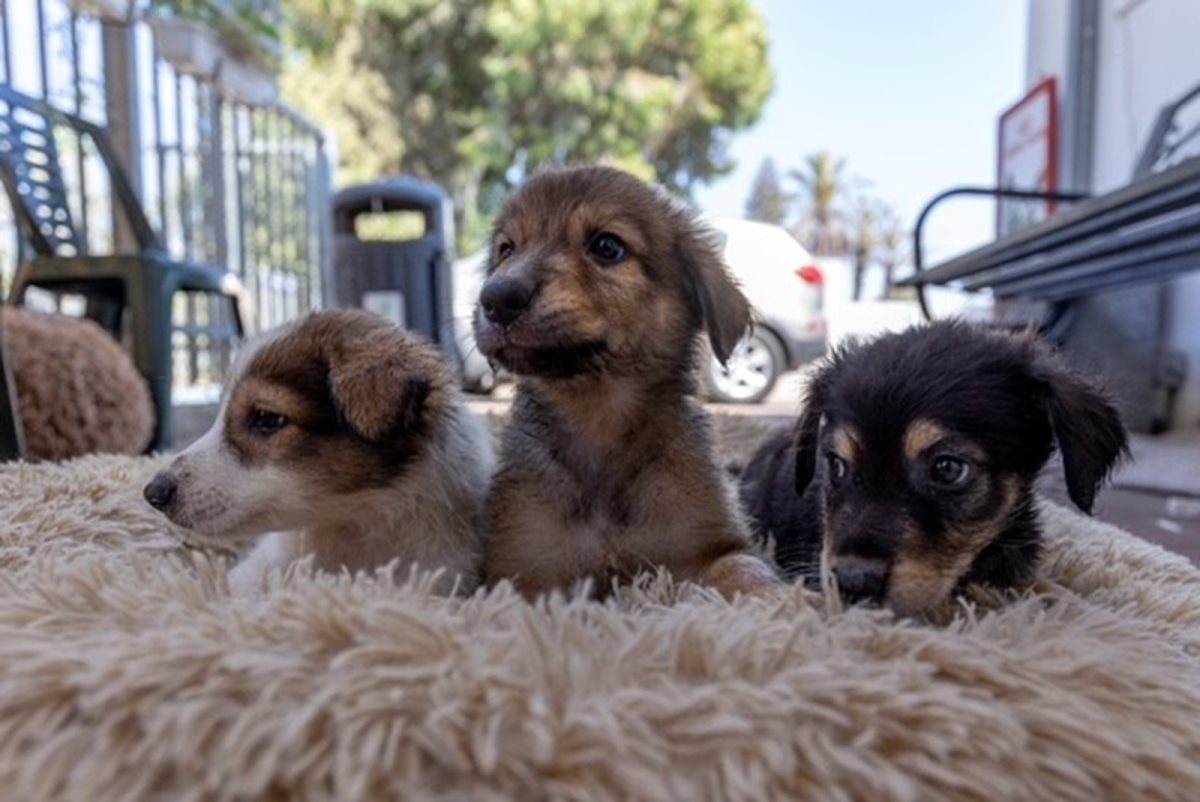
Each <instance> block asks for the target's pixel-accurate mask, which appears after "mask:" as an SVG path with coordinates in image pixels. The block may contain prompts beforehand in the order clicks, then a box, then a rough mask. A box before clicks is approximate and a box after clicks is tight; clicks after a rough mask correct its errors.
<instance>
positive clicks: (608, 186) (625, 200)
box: [476, 167, 777, 595]
mask: <svg viewBox="0 0 1200 802" xmlns="http://www.w3.org/2000/svg"><path fill="white" fill-rule="evenodd" d="M605 232H607V233H610V234H611V235H613V236H615V237H617V238H619V240H620V241H621V242H622V243H623V244H624V246H625V258H622V259H620V260H619V261H618V262H616V263H607V262H604V261H603V260H599V259H598V258H597V257H596V254H595V253H594V252H593V251H592V250H591V249H592V243H594V242H595V239H596V238H597V237H599V236H601V235H602V234H603V233H605ZM498 282H507V283H510V284H511V283H513V282H516V283H518V284H519V285H520V286H521V287H522V288H523V291H524V292H525V293H526V294H527V295H528V297H529V302H528V306H527V308H525V309H523V310H522V312H521V313H520V315H519V316H518V317H516V319H515V320H505V321H497V320H493V319H492V318H491V316H490V313H489V312H488V311H487V309H486V304H485V303H481V308H480V310H479V312H478V314H477V316H476V337H477V340H478V342H479V346H480V349H481V350H482V351H483V352H484V353H485V354H486V355H487V356H488V357H489V358H490V359H493V360H495V361H497V362H499V363H501V364H502V365H504V366H505V367H507V368H508V369H510V370H512V371H513V372H515V373H516V374H518V376H519V377H520V378H519V382H518V391H517V398H516V401H515V403H514V408H513V419H512V423H511V425H510V427H509V429H508V431H507V432H506V434H505V437H504V442H503V446H502V452H501V465H500V469H499V472H498V474H497V477H496V480H495V482H494V483H493V486H492V491H491V494H490V498H489V505H488V506H489V522H490V527H489V542H488V544H487V549H486V566H485V571H486V574H487V576H488V578H489V579H490V580H492V581H496V580H499V579H503V578H508V579H511V580H512V581H513V582H514V583H515V584H516V585H517V586H518V587H519V588H520V589H521V590H522V591H523V592H524V593H525V594H526V595H534V594H537V593H540V592H543V591H547V590H552V589H555V588H564V587H567V586H570V585H572V584H573V583H575V582H576V581H578V580H581V579H584V578H593V579H597V580H599V582H600V584H601V585H605V586H606V585H607V584H608V583H609V582H610V581H611V580H614V579H625V578H628V577H630V576H632V575H633V574H635V573H637V572H638V571H641V570H643V569H645V568H648V567H653V566H664V567H666V568H667V569H668V570H670V571H671V572H672V573H674V574H675V575H677V576H679V577H681V578H687V579H693V580H698V581H701V582H708V583H710V584H712V585H713V586H714V587H716V588H717V589H718V590H720V591H722V592H723V593H726V594H733V593H735V592H737V591H741V590H752V589H756V588H760V587H762V586H763V584H764V583H767V582H775V581H777V580H776V579H775V575H774V572H773V571H772V569H770V568H768V567H767V566H766V565H765V564H764V563H762V562H761V561H759V560H758V559H757V558H754V557H751V556H750V555H749V553H748V552H749V549H750V546H749V538H748V533H747V528H746V526H745V524H744V522H743V520H742V517H741V514H740V512H739V511H738V508H737V505H736V502H735V500H734V497H733V494H732V489H731V488H729V487H728V486H727V485H726V481H725V477H724V474H723V473H722V472H721V471H719V470H718V469H717V467H716V465H715V461H714V458H713V454H712V444H711V436H710V433H709V427H708V421H707V419H706V417H705V415H704V414H703V412H702V411H701V409H700V407H699V406H698V404H697V403H696V402H695V400H694V398H693V394H694V378H693V376H694V366H695V360H696V359H697V357H698V353H697V346H698V339H699V335H700V334H701V332H702V331H707V333H708V338H709V342H710V344H711V347H712V350H713V353H714V354H716V355H718V356H719V357H721V358H724V357H727V356H728V354H729V352H730V350H732V348H733V346H734V345H735V344H736V342H737V340H738V339H739V338H740V337H741V335H742V334H743V332H744V331H745V330H746V328H747V326H748V325H749V322H750V308H749V305H748V303H747V302H746V300H745V298H744V297H743V296H742V295H741V293H740V292H739V291H738V289H737V287H736V286H735V285H734V283H733V282H732V280H731V279H730V278H729V276H728V274H727V272H726V270H725V267H724V265H723V263H722V261H721V257H720V255H719V251H718V250H717V248H716V246H715V244H714V242H713V240H712V238H711V237H710V235H709V233H708V232H707V230H706V229H704V228H703V227H702V226H701V225H700V224H699V223H698V222H697V221H696V220H695V219H694V217H693V216H692V214H691V213H690V212H688V211H687V210H686V209H684V208H683V207H681V206H680V205H678V204H676V203H674V202H673V201H671V200H670V199H669V198H668V197H667V196H666V195H665V193H663V192H661V191H660V190H656V189H655V188H653V187H650V186H648V185H646V184H643V183H642V182H640V181H638V180H637V179H635V178H633V177H632V176H629V175H626V174H624V173H621V172H619V171H616V170H611V169H606V168H595V167H592V168H577V169H572V170H559V171H554V172H547V173H543V174H540V175H538V176H536V177H534V178H533V179H531V180H530V181H529V182H528V183H527V184H526V185H525V186H524V187H523V188H522V189H521V190H520V191H519V192H518V193H517V194H516V195H515V196H514V197H513V198H512V200H511V201H510V202H509V203H508V205H507V206H506V207H505V209H504V211H503V212H502V213H501V215H500V218H499V220H498V222H497V225H496V229H495V233H494V237H493V242H492V255H491V259H490V261H489V266H488V280H487V283H485V286H484V290H483V293H482V294H481V298H482V299H486V298H487V297H488V292H489V285H490V286H492V287H496V286H499V284H498Z"/></svg>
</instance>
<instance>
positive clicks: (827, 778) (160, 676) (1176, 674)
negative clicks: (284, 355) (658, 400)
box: [0, 425, 1200, 802]
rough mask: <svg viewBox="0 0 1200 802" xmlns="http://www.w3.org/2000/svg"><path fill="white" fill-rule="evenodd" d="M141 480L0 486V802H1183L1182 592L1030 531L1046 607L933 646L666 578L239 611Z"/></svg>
mask: <svg viewBox="0 0 1200 802" xmlns="http://www.w3.org/2000/svg"><path fill="white" fill-rule="evenodd" d="M725 429H726V435H727V444H728V447H729V451H730V453H731V454H733V455H734V457H735V458H736V457H737V453H736V452H739V451H742V452H744V450H746V449H747V448H749V447H750V446H751V445H752V444H753V439H754V438H753V435H754V434H755V432H748V431H746V430H745V427H741V428H740V429H739V428H738V427H736V426H733V427H731V426H729V425H727V426H726V427H725ZM731 429H733V430H734V431H733V432H732V434H730V430H731ZM154 465H155V463H154V462H153V461H152V460H148V459H137V458H128V457H93V458H86V459H81V460H78V461H75V462H71V463H68V464H63V465H40V466H27V465H17V466H9V467H4V468H0V798H3V799H11V800H25V801H27V802H32V801H33V800H50V799H54V800H58V799H71V800H109V799H121V800H210V799H213V800H215V799H228V800H235V799H236V800H255V799H300V800H326V799H336V800H383V799H402V798H441V799H455V800H468V799H470V800H476V799H479V800H490V799H521V800H537V799H578V800H603V799H647V800H660V799H662V800H665V799H679V800H701V799H717V798H719V799H745V800H763V799H781V798H804V799H829V800H844V799H869V800H938V799H956V800H957V799H968V800H999V799H1005V800H1008V799H1053V800H1076V799H1077V800H1095V799H1139V800H1144V799H1181V800H1182V799H1196V798H1198V797H1200V572H1198V571H1197V570H1196V569H1195V568H1194V567H1193V566H1192V565H1191V564H1190V563H1188V562H1187V561H1186V560H1185V559H1183V558H1181V557H1177V556H1174V555H1171V554H1168V553H1166V552H1164V551H1162V550H1161V549H1159V548H1157V547H1155V546H1152V545H1148V544H1146V543H1144V542H1141V541H1139V540H1137V539H1135V538H1133V537H1132V536H1130V535H1127V534H1125V533H1123V532H1120V531H1118V530H1115V529H1113V528H1112V527H1110V526H1106V525H1103V524H1101V523H1097V522H1094V521H1091V520H1088V519H1085V518H1082V517H1079V516H1076V515H1074V514H1072V513H1070V512H1067V511H1066V510H1063V509H1060V508H1057V507H1053V506H1049V505H1047V506H1046V508H1045V510H1044V512H1045V516H1046V519H1047V523H1048V526H1047V529H1048V530H1049V533H1050V534H1049V554H1048V559H1047V563H1046V570H1045V573H1046V576H1047V577H1048V579H1049V580H1050V581H1049V583H1048V589H1047V590H1046V592H1044V593H1043V594H1042V595H1039V596H1034V597H1027V598H1021V599H1015V600H1007V603H997V602H996V600H993V601H992V602H991V603H987V604H983V605H972V604H966V603H965V604H964V605H963V606H962V607H961V608H960V609H959V610H958V611H957V614H956V615H955V617H954V618H953V620H952V621H951V622H950V623H948V624H944V625H932V624H919V623H913V622H898V621H895V620H893V619H891V618H889V617H888V616H887V615H886V614H882V613H871V612H867V611H863V610H851V611H848V612H834V611H828V610H825V609H824V608H823V606H822V605H821V603H820V600H819V599H815V598H813V597H812V596H811V595H810V594H805V593H803V592H802V591H799V590H794V589H786V590H781V591H780V592H779V593H777V594H775V595H774V596H771V597H768V598H748V599H741V600H739V601H737V602H735V603H732V604H730V603H727V602H725V601H722V600H720V599H718V598H716V597H714V596H713V595H712V594H710V593H708V592H705V591H703V590H700V589H697V588H695V587H691V586H683V587H676V586H673V585H672V584H671V583H670V582H669V581H668V580H667V579H666V578H665V577H648V578H647V579H646V581H645V582H643V583H642V584H641V585H640V586H639V587H636V588H634V589H630V590H628V591H626V592H623V593H621V594H619V596H618V597H616V598H614V599H612V600H611V601H609V602H606V603H603V604H601V603H596V602H590V601H586V600H582V599H563V598H559V599H555V600H552V601H549V602H544V603H541V604H538V605H534V606H531V605H529V604H527V603H525V602H523V601H521V600H520V599H519V598H517V597H515V596H514V595H513V594H512V593H511V592H509V590H508V589H506V588H503V587H502V588H499V589H496V590H494V591H492V592H490V593H483V592H481V593H479V594H478V595H476V596H474V597H472V598H470V599H459V600H447V599H442V598H437V597H434V596H432V595H430V594H429V593H428V592H427V586H428V580H427V578H426V579H424V580H423V579H422V578H420V577H417V578H415V579H414V580H412V581H410V582H409V583H407V584H404V585H402V586H396V585H395V584H393V583H390V582H386V581H382V580H379V579H373V578H366V577H359V578H358V579H356V580H354V581H350V580H349V579H347V578H345V577H331V576H317V577H314V576H311V575H309V574H307V573H305V572H304V571H303V570H300V571H296V572H293V574H292V575H290V576H287V577H285V578H283V579H282V580H281V581H280V582H278V583H277V584H276V585H275V586H274V587H273V588H272V589H271V590H270V592H269V593H267V594H265V595H264V596H263V597H261V598H260V599H257V600H254V601H245V600H235V599H232V598H231V597H230V595H229V592H228V588H227V585H226V582H225V576H226V569H227V560H226V559H225V558H224V557H222V556H221V555H219V554H216V553H214V552H210V551H205V550H200V549H196V548H191V547H187V546H184V545H181V544H180V543H179V541H178V540H177V539H176V537H175V536H174V535H173V534H172V533H171V532H170V531H168V529H167V528H166V527H165V526H164V524H163V521H162V520H161V519H160V518H158V517H157V516H156V515H154V514H152V512H151V511H150V510H149V509H147V508H146V506H145V505H144V504H143V503H142V502H141V500H140V497H139V490H140V486H141V484H142V482H143V481H144V480H145V479H146V478H147V476H148V475H149V474H150V473H151V471H152V470H153V468H154Z"/></svg>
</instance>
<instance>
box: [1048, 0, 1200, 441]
mask: <svg viewBox="0 0 1200 802" xmlns="http://www.w3.org/2000/svg"><path fill="white" fill-rule="evenodd" d="M1069 7H1070V3H1069V2H1068V0H1030V3H1029V50H1028V56H1027V59H1028V63H1027V65H1026V79H1027V80H1028V81H1029V85H1030V86H1032V85H1033V84H1034V83H1036V82H1037V81H1038V80H1040V78H1042V77H1045V76H1046V75H1047V74H1053V75H1056V76H1058V78H1059V80H1060V82H1061V81H1063V80H1064V79H1065V70H1066V58H1067V41H1066V37H1067V17H1068V15H1069ZM1099 16H1100V19H1099V40H1098V43H1097V53H1098V64H1097V75H1096V109H1095V128H1094V133H1093V137H1094V138H1093V163H1092V182H1093V184H1092V188H1093V190H1094V191H1095V192H1104V191H1107V190H1110V189H1113V188H1115V187H1119V186H1122V185H1123V184H1126V183H1128V182H1129V180H1130V177H1131V174H1132V172H1133V165H1134V163H1135V161H1136V159H1137V156H1138V154H1139V153H1140V152H1141V149H1142V147H1143V146H1144V145H1145V141H1146V138H1147V136H1148V135H1149V132H1150V128H1151V126H1153V124H1154V120H1155V117H1156V116H1157V114H1158V110H1159V109H1160V108H1162V106H1164V105H1165V104H1167V103H1169V102H1171V101H1172V100H1175V99H1177V98H1178V97H1179V96H1181V95H1182V94H1183V93H1184V92H1186V91H1187V90H1188V89H1190V88H1191V87H1193V86H1195V85H1196V84H1198V83H1200V2H1197V0H1100V14H1099ZM1066 91H1069V88H1067V89H1066ZM1169 309H1170V312H1169V319H1168V321H1167V329H1168V342H1169V346H1170V347H1172V348H1175V349H1177V350H1179V351H1182V352H1183V353H1185V354H1186V355H1187V358H1188V369H1189V376H1188V383H1187V386H1186V387H1185V388H1184V391H1183V393H1182V397H1181V399H1180V404H1179V407H1178V408H1177V413H1176V419H1175V420H1174V421H1173V424H1174V426H1175V427H1184V426H1188V427H1191V426H1198V425H1200V274H1192V275H1189V276H1187V277H1185V278H1182V279H1178V280H1176V281H1175V282H1173V283H1172V285H1171V288H1170V306H1169Z"/></svg>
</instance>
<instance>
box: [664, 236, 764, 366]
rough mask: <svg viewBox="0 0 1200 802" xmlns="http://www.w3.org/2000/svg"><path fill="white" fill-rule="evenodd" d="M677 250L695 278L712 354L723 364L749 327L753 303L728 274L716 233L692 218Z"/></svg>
mask: <svg viewBox="0 0 1200 802" xmlns="http://www.w3.org/2000/svg"><path fill="white" fill-rule="evenodd" d="M678 250H679V255H680V258H682V260H683V262H684V264H685V266H686V267H687V269H688V272H689V273H690V274H691V276H692V278H693V280H694V281H695V284H696V294H697V296H698V299H697V300H698V304H699V307H700V312H701V315H702V316H703V318H704V328H705V330H706V331H707V332H708V341H709V343H710V344H711V345H712V351H713V354H714V355H715V356H716V357H717V359H718V360H719V361H720V362H721V364H722V365H723V364H725V362H726V361H727V360H728V359H729V355H730V354H731V353H732V352H733V348H734V346H736V345H737V344H738V341H739V340H741V339H742V337H743V336H744V335H745V334H746V331H747V330H748V329H749V328H750V302H749V301H747V300H746V296H745V295H742V291H741V290H740V289H738V286H737V283H736V282H734V280H733V277H732V276H730V275H729V270H728V269H727V268H726V267H725V260H724V259H723V258H722V257H721V247H720V243H719V242H718V240H717V236H716V234H715V233H713V232H712V231H710V230H709V229H708V228H707V227H705V226H703V225H701V224H699V223H697V222H695V221H689V223H688V224H687V227H686V230H685V232H684V233H683V235H682V237H681V238H680V242H679V244H678Z"/></svg>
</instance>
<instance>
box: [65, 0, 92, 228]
mask: <svg viewBox="0 0 1200 802" xmlns="http://www.w3.org/2000/svg"><path fill="white" fill-rule="evenodd" d="M69 27H70V32H71V37H70V40H71V80H72V81H73V82H74V83H75V92H74V93H73V94H74V96H75V116H77V117H83V82H82V79H81V78H80V76H79V15H78V14H76V13H75V10H74V8H72V9H71V16H70V25H69ZM75 164H76V165H77V169H78V170H79V229H80V234H81V237H82V240H83V245H84V247H85V248H87V249H88V250H89V251H90V250H91V246H92V238H91V236H90V234H89V228H90V226H89V220H88V218H89V217H90V215H89V214H88V210H89V209H90V207H91V204H89V203H88V191H87V156H86V154H85V153H84V148H83V137H81V136H76V137H75Z"/></svg>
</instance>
